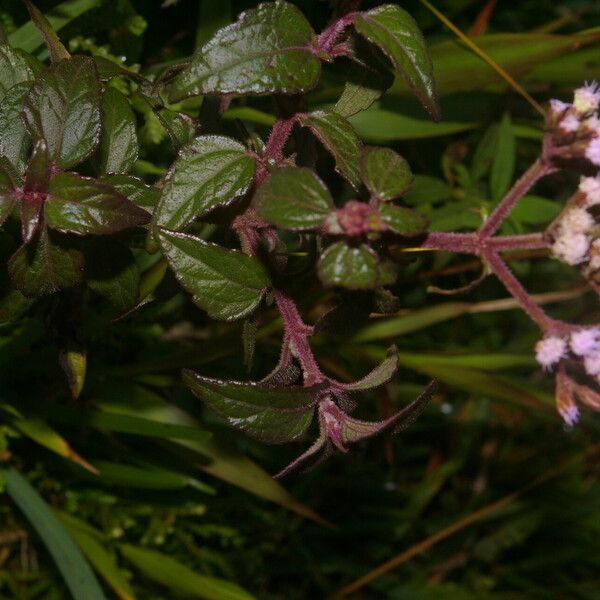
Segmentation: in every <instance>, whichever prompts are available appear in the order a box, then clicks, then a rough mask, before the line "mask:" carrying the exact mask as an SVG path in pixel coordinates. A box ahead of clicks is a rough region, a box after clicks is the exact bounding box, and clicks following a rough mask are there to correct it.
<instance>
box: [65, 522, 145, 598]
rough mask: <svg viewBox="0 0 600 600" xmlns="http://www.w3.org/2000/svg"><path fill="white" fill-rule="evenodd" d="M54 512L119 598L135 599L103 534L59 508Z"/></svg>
mask: <svg viewBox="0 0 600 600" xmlns="http://www.w3.org/2000/svg"><path fill="white" fill-rule="evenodd" d="M54 514H55V515H56V517H57V518H58V520H59V521H60V523H61V524H62V526H63V527H64V528H65V529H66V530H67V531H68V532H69V535H70V536H71V537H72V538H73V540H74V542H75V543H76V544H77V546H78V547H79V549H80V550H81V552H83V554H84V556H85V557H86V558H87V559H88V560H89V562H90V563H91V565H92V567H93V568H94V569H95V570H96V571H97V573H98V574H99V575H100V576H101V577H102V578H103V579H104V581H106V583H107V584H108V585H109V586H110V587H111V589H113V590H114V592H115V594H116V595H117V596H118V598H119V600H135V595H134V593H133V590H132V589H131V586H130V585H129V582H128V581H127V577H126V575H125V573H124V572H123V571H121V569H119V566H118V564H117V560H116V558H115V557H114V556H113V555H112V554H111V553H110V552H109V551H108V550H106V548H105V544H103V543H102V542H104V539H103V536H102V534H101V533H100V532H99V531H97V530H96V529H93V528H92V527H90V526H89V525H88V524H87V523H84V522H83V521H80V520H79V519H77V518H76V517H74V516H73V515H70V514H68V513H64V512H62V511H58V510H54Z"/></svg>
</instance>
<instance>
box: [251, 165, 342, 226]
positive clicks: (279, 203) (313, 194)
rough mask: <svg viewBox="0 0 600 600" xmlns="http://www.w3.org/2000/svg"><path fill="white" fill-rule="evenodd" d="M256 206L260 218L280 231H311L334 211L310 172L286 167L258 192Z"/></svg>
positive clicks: (329, 197)
mask: <svg viewBox="0 0 600 600" xmlns="http://www.w3.org/2000/svg"><path fill="white" fill-rule="evenodd" d="M254 203H255V206H256V208H257V210H258V212H259V213H260V215H261V216H262V217H264V218H265V219H266V220H267V221H269V223H272V224H273V225H275V226H276V227H281V228H283V229H295V230H303V229H314V228H316V227H319V226H320V225H322V224H323V222H324V221H325V218H326V216H327V215H328V214H329V213H330V212H331V211H332V209H333V199H332V197H331V195H330V194H329V191H328V190H327V188H326V187H325V184H324V183H323V182H322V181H321V180H320V179H319V178H318V177H317V176H316V175H315V173H314V172H313V171H311V170H310V169H307V168H303V167H285V168H283V169H277V170H276V171H274V172H273V173H272V174H271V176H270V177H269V178H268V179H267V181H266V182H265V183H264V184H263V185H262V186H261V187H260V188H259V189H258V191H257V192H256V195H255V197H254Z"/></svg>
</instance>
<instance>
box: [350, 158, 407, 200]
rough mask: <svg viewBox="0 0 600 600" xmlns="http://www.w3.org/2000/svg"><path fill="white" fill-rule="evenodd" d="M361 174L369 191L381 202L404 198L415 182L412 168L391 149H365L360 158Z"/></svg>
mask: <svg viewBox="0 0 600 600" xmlns="http://www.w3.org/2000/svg"><path fill="white" fill-rule="evenodd" d="M360 172H361V175H362V180H363V182H364V184H365V185H366V186H367V189H368V190H369V191H370V192H371V194H373V196H376V197H377V198H380V199H381V200H392V199H393V198H397V197H398V196H402V195H403V194H405V193H406V192H407V191H408V189H409V187H410V185H411V183H412V181H413V175H412V172H411V170H410V166H409V165H408V163H407V162H406V160H404V158H402V156H400V155H399V154H398V153H397V152H394V150H392V149H391V148H373V147H369V148H365V149H364V150H363V151H362V154H361V157H360Z"/></svg>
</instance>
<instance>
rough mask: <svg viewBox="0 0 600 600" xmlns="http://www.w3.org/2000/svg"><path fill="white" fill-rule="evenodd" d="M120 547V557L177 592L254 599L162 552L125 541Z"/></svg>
mask: <svg viewBox="0 0 600 600" xmlns="http://www.w3.org/2000/svg"><path fill="white" fill-rule="evenodd" d="M120 549H121V553H122V554H123V556H124V557H125V558H126V559H127V560H128V561H129V562H131V563H132V564H133V565H134V566H135V567H136V568H137V569H139V570H140V571H141V572H142V573H143V574H144V575H145V576H146V577H148V579H150V580H152V581H156V582H157V583H159V584H161V585H164V586H165V587H167V588H169V589H170V590H173V591H174V592H177V593H179V594H185V595H188V596H192V597H194V598H204V599H206V600H254V596H252V595H251V594H249V593H248V592H246V591H245V590H243V589H242V588H241V587H239V586H238V585H236V584H235V583H232V582H230V581H226V580H224V579H218V578H216V577H208V576H206V575H198V574H197V573H195V572H194V571H192V569H190V568H189V567H186V566H185V565H183V564H181V563H180V562H177V561H176V560H175V559H174V558H171V557H170V556H167V555H166V554H161V553H160V552H156V551H154V550H147V549H145V548H136V547H135V546H130V545H129V544H123V545H122V546H121V547H120Z"/></svg>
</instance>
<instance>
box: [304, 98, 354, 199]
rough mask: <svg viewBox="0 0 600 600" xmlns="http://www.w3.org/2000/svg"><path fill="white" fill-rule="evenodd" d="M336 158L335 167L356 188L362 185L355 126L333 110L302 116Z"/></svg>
mask: <svg viewBox="0 0 600 600" xmlns="http://www.w3.org/2000/svg"><path fill="white" fill-rule="evenodd" d="M299 121H300V123H301V124H302V125H303V126H304V127H308V128H309V129H310V130H311V131H312V132H313V134H314V135H315V137H316V138H317V139H318V140H319V141H320V142H321V143H322V144H323V146H324V147H325V149H326V150H327V151H328V152H329V153H331V155H332V156H333V158H334V159H335V168H336V171H338V172H339V173H340V174H341V175H342V176H343V177H344V178H345V179H346V180H348V182H349V183H350V184H352V186H353V187H354V188H355V189H358V186H359V185H360V170H359V165H358V163H359V159H360V151H361V145H362V144H361V143H360V140H359V139H358V135H357V134H356V131H354V128H353V127H352V125H351V124H350V122H349V121H347V120H346V119H345V118H344V117H343V116H342V115H340V114H338V113H337V112H334V111H331V110H317V111H314V112H311V113H308V114H305V115H302V116H300V118H299Z"/></svg>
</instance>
